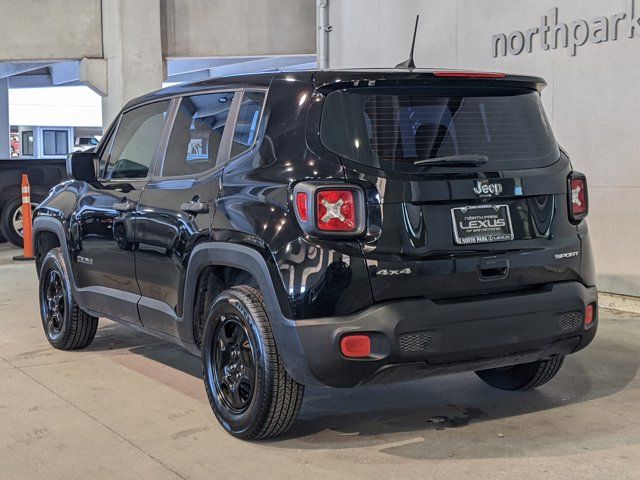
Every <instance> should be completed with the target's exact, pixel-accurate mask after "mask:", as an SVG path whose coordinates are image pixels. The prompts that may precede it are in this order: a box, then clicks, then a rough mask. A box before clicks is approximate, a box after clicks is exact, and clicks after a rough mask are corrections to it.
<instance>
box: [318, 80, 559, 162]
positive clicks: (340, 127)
mask: <svg viewBox="0 0 640 480" xmlns="http://www.w3.org/2000/svg"><path fill="white" fill-rule="evenodd" d="M466 93H468V92H467V91H465V95H461V94H460V93H457V92H456V93H453V92H447V91H443V90H442V89H440V90H439V91H437V92H435V91H433V90H428V89H426V88H417V89H416V88H405V89H402V90H399V89H397V88H394V89H385V88H377V89H367V88H363V89H358V90H354V89H352V90H339V91H334V92H332V93H330V94H329V95H328V96H327V98H326V99H325V101H324V106H323V111H322V121H321V125H320V137H321V140H322V143H323V144H324V145H325V146H326V147H327V148H328V149H329V150H331V151H333V152H335V153H337V154H338V155H340V156H342V157H344V158H347V159H350V160H353V161H354V162H358V163H361V164H364V165H367V166H370V167H374V168H379V169H383V170H390V171H399V172H412V173H417V172H421V171H425V170H428V169H430V168H435V167H428V166H424V165H414V162H416V161H418V160H425V159H434V158H441V157H455V156H461V155H466V156H468V155H475V156H486V157H487V158H488V160H489V163H488V164H487V165H484V166H483V167H481V168H484V169H486V168H491V169H496V168H497V169H520V168H536V167H542V166H546V165H550V164H552V163H554V162H556V161H557V160H558V158H559V156H560V152H559V149H558V144H557V143H556V141H555V139H554V137H553V133H552V131H551V127H550V126H549V121H548V120H547V117H546V115H545V113H544V110H543V108H542V103H541V101H540V95H539V94H538V93H537V92H532V91H531V90H524V89H522V90H520V89H518V90H508V91H507V90H505V91H504V92H500V93H499V94H492V95H490V96H487V95H478V96H474V95H468V94H466ZM438 168H442V167H438Z"/></svg>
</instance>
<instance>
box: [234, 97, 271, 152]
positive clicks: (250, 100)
mask: <svg viewBox="0 0 640 480" xmlns="http://www.w3.org/2000/svg"><path fill="white" fill-rule="evenodd" d="M264 98H265V94H264V92H245V94H244V95H243V97H242V105H240V111H239V112H238V120H237V121H236V128H235V131H234V132H233V143H232V144H231V157H235V156H236V155H239V154H240V153H242V152H244V151H245V150H248V149H249V148H251V146H252V145H253V143H254V142H255V140H256V137H257V135H258V126H259V123H260V115H261V114H262V105H263V103H264Z"/></svg>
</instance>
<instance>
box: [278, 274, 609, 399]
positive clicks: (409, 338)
mask: <svg viewBox="0 0 640 480" xmlns="http://www.w3.org/2000/svg"><path fill="white" fill-rule="evenodd" d="M594 302H597V290H596V288H595V287H591V288H589V287H585V286H583V285H582V284H580V283H578V282H565V283H558V284H551V285H548V286H546V287H545V288H544V289H540V290H535V291H528V292H515V293H510V294H501V295H491V296H486V297H475V298H471V299H464V300H463V301H460V300H453V301H451V300H448V301H439V302H438V301H432V300H428V299H410V300H399V301H392V302H387V303H384V304H380V305H376V306H374V307H371V308H369V309H367V310H364V311H362V312H360V313H358V314H355V315H350V316H344V317H332V318H321V319H312V320H298V321H290V320H284V319H283V322H278V323H280V325H278V327H277V328H276V330H279V332H276V333H278V335H277V337H276V338H277V339H278V347H279V350H280V352H281V355H282V357H283V359H284V362H285V366H286V368H287V370H288V371H289V373H290V375H291V376H292V377H293V378H294V379H296V380H297V381H298V382H300V383H303V384H311V385H327V386H333V387H352V386H356V385H360V384H365V383H387V382H392V381H401V380H407V379H410V378H415V377H424V376H430V375H437V374H443V373H452V372H459V371H469V370H481V369H486V368H494V367H499V366H506V365H514V364H518V363H526V362H532V361H536V360H539V359H543V358H549V357H552V356H554V355H567V354H570V353H573V352H576V351H578V350H581V349H582V348H584V347H586V346H587V345H588V344H589V343H590V342H591V341H592V340H593V338H594V336H595V334H596V329H597V314H596V318H595V320H594V322H593V323H592V324H591V326H590V327H589V328H588V329H586V328H585V327H584V326H583V314H584V310H585V307H586V306H587V305H589V304H590V303H594ZM274 326H275V325H274ZM348 333H366V334H367V335H369V337H370V338H371V356H370V357H368V358H366V359H348V358H345V357H344V356H342V354H341V353H340V347H339V344H340V339H341V338H342V336H343V335H345V334H348Z"/></svg>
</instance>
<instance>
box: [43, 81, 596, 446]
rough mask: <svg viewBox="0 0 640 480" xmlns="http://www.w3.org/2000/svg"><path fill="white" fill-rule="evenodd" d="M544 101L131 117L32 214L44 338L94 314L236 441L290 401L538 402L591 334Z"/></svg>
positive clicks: (428, 85)
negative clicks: (173, 361) (196, 365)
mask: <svg viewBox="0 0 640 480" xmlns="http://www.w3.org/2000/svg"><path fill="white" fill-rule="evenodd" d="M543 86H544V81H543V80H541V79H539V78H533V77H524V76H511V75H503V74H493V73H480V72H460V71H442V70H433V71H426V70H413V71H408V70H404V71H402V70H389V71H383V70H376V71H366V70H362V71H316V72H296V73H269V74H259V75H247V76H238V77H231V78H222V79H216V80H208V81H205V82H201V83H196V84H190V85H183V86H176V87H171V88H168V89H164V90H161V91H158V92H155V93H151V94H149V95H146V96H144V97H142V98H139V99H137V100H134V101H132V102H131V103H129V104H128V105H127V106H126V107H125V108H124V109H123V111H122V113H121V114H120V116H119V117H118V118H117V119H116V121H115V122H114V123H113V125H111V127H110V128H109V130H108V131H107V134H106V135H105V136H104V138H103V140H102V141H101V142H100V145H99V146H98V147H97V148H96V150H95V152H91V153H89V152H79V153H74V154H72V155H70V157H69V159H68V165H67V168H68V171H69V174H70V176H71V178H72V179H73V180H70V181H68V182H66V183H63V184H60V185H58V186H57V187H55V188H54V189H53V190H52V191H51V193H50V195H49V196H48V198H47V199H46V200H45V201H44V202H43V203H42V205H41V206H40V207H39V208H38V209H37V211H36V216H35V223H34V236H35V248H36V257H37V258H36V259H37V268H38V274H39V278H40V309H41V313H42V322H43V325H44V330H45V333H46V335H47V338H48V340H49V342H51V344H52V345H53V346H54V347H56V348H60V349H78V348H83V347H86V346H87V345H89V343H91V341H92V339H93V337H94V335H95V333H96V327H97V323H98V317H101V316H102V317H108V318H111V319H114V320H117V321H121V322H125V323H127V324H129V325H133V326H136V327H141V328H144V329H145V330H146V331H148V332H149V333H152V334H154V335H158V336H160V337H162V338H165V339H168V340H171V341H173V342H177V343H179V344H180V345H183V346H184V347H186V348H187V349H188V350H189V351H191V352H193V353H194V354H199V355H201V356H202V366H203V376H204V383H205V387H206V390H207V393H208V396H209V400H210V402H211V406H212V408H213V411H214V413H215V415H216V417H217V418H218V420H219V421H220V423H221V424H222V425H223V427H224V428H225V429H226V430H228V431H229V432H230V433H232V434H233V435H236V436H238V437H241V438H246V439H257V438H267V437H272V436H275V435H278V434H280V433H282V432H284V431H285V430H286V429H287V428H288V427H289V425H290V424H291V423H292V422H293V420H294V419H295V417H296V414H297V412H298V410H299V409H300V405H301V403H302V396H303V391H304V385H328V386H333V387H354V386H357V385H363V384H368V383H375V382H392V381H398V380H406V379H410V378H419V377H423V376H428V375H436V374H443V373H450V372H458V371H465V370H466V371H468V370H472V371H476V372H477V374H478V376H479V377H480V378H481V379H482V380H484V381H485V382H486V383H488V384H489V385H491V386H494V387H497V388H501V389H505V390H524V389H529V388H533V387H537V386H539V385H542V384H543V383H545V382H547V381H549V380H550V379H551V378H552V377H553V376H554V375H555V374H556V373H557V372H558V370H559V369H560V366H561V365H562V361H563V359H564V356H565V355H567V354H570V353H573V352H576V351H578V350H580V349H582V348H584V347H585V346H587V345H588V344H589V342H591V340H592V339H593V337H594V335H595V333H596V326H597V308H596V301H597V292H596V288H595V275H594V266H593V260H592V252H591V245H590V242H589V236H588V232H587V226H586V224H585V222H584V220H583V218H584V217H585V216H586V215H587V209H588V198H587V189H586V187H587V185H586V179H585V177H584V175H581V174H580V173H577V172H575V171H574V170H573V169H572V166H571V163H570V161H569V158H568V156H567V154H566V153H565V152H564V151H563V150H562V149H561V148H560V147H559V146H558V144H557V143H556V140H555V139H554V136H553V133H552V131H551V127H550V125H549V122H548V120H547V118H546V116H545V114H544V111H543V108H542V105H541V101H540V92H541V90H542V88H543Z"/></svg>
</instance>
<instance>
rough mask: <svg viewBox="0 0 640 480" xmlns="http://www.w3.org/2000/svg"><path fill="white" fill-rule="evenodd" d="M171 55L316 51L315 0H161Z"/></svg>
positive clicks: (165, 42) (165, 38)
mask: <svg viewBox="0 0 640 480" xmlns="http://www.w3.org/2000/svg"><path fill="white" fill-rule="evenodd" d="M161 4H162V30H163V34H162V50H163V53H164V56H165V57H207V56H243V55H248V56H252V55H287V54H305V53H315V48H316V44H315V41H316V40H315V1H314V0H278V1H274V0H216V1H211V0H161Z"/></svg>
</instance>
